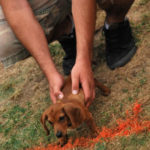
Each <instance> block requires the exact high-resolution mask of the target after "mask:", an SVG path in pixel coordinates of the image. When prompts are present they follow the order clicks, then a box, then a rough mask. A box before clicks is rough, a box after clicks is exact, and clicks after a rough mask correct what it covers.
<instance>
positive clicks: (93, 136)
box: [91, 128, 99, 138]
mask: <svg viewBox="0 0 150 150" xmlns="http://www.w3.org/2000/svg"><path fill="white" fill-rule="evenodd" d="M98 135H99V129H98V128H96V129H95V130H94V131H93V132H92V135H91V137H92V138H96V137H97V136H98Z"/></svg>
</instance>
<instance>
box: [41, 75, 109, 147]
mask: <svg viewBox="0 0 150 150" xmlns="http://www.w3.org/2000/svg"><path fill="white" fill-rule="evenodd" d="M95 85H96V86H97V87H98V88H100V89H101V91H102V93H103V95H105V96H107V95H109V93H110V90H109V88H107V87H105V86H104V85H103V84H101V83H99V82H98V81H97V80H95ZM71 89H72V86H71V78H70V77H68V78H67V79H66V81H65V84H64V87H63V89H62V92H63V93H64V98H63V99H62V100H58V101H57V103H56V104H52V105H51V106H50V107H49V108H48V109H46V110H45V112H44V113H43V114H42V116H41V122H42V124H43V127H44V129H45V130H46V133H47V135H49V130H48V128H47V126H46V120H47V121H48V122H49V123H50V124H51V125H52V126H53V127H54V132H55V135H56V137H57V138H58V139H59V144H60V145H61V146H63V145H64V144H66V143H67V129H68V128H71V129H74V128H77V127H78V126H79V125H80V124H81V123H83V122H86V124H87V125H88V127H89V128H90V129H91V131H92V133H94V134H97V128H96V124H95V122H94V120H93V118H92V114H91V113H90V112H89V111H88V108H87V107H85V101H84V93H83V90H82V88H80V91H79V93H78V94H77V95H73V94H72V90H71Z"/></svg>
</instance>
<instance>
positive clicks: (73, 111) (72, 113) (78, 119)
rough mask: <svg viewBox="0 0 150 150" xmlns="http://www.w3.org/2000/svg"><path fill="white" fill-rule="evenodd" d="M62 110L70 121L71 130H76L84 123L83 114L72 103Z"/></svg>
mask: <svg viewBox="0 0 150 150" xmlns="http://www.w3.org/2000/svg"><path fill="white" fill-rule="evenodd" d="M63 109H64V111H65V113H66V115H67V116H68V118H69V119H70V121H71V124H72V127H73V128H76V127H77V126H78V125H80V124H81V123H82V122H83V121H84V112H83V111H82V110H81V108H80V107H79V106H76V105H75V104H72V103H67V104H65V105H64V107H63Z"/></svg>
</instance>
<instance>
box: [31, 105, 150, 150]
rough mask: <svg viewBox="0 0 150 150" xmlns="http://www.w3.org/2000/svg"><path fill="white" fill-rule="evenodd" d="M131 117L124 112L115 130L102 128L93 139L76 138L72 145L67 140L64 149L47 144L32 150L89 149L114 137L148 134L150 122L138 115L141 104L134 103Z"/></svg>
mask: <svg viewBox="0 0 150 150" xmlns="http://www.w3.org/2000/svg"><path fill="white" fill-rule="evenodd" d="M132 111H133V115H130V116H129V113H128V111H126V119H125V120H122V119H119V120H117V125H116V126H115V128H112V129H109V128H107V127H103V128H102V131H100V133H99V135H98V136H97V137H96V138H94V139H91V138H84V137H81V138H77V139H76V140H75V142H74V143H73V144H72V141H71V140H69V141H68V143H67V144H66V145H65V146H64V147H62V148H61V147H60V146H57V145H53V144H49V145H48V146H47V147H45V148H42V147H36V148H33V149H32V150H67V149H73V148H75V147H77V146H79V147H90V148H91V149H92V148H93V146H94V145H95V144H96V143H98V142H102V141H103V140H107V139H113V138H114V137H116V136H128V135H131V134H134V133H137V134H138V133H140V132H142V131H145V130H147V131H148V132H150V121H142V120H140V119H139V113H140V112H141V104H138V103H135V104H134V107H133V109H132Z"/></svg>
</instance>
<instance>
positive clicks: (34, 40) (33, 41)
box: [0, 0, 63, 102]
mask: <svg viewBox="0 0 150 150" xmlns="http://www.w3.org/2000/svg"><path fill="white" fill-rule="evenodd" d="M0 4H1V6H2V9H3V11H4V14H5V17H6V19H7V21H8V23H9V25H10V26H11V28H12V29H13V31H14V33H15V34H16V36H17V38H18V39H19V40H20V41H21V43H22V44H23V45H24V46H25V47H26V48H27V50H28V51H29V52H30V53H31V54H32V56H33V57H34V58H35V59H36V61H37V62H38V64H39V65H40V67H41V69H42V70H43V72H44V73H45V75H46V77H47V79H48V82H49V85H50V95H51V98H52V100H53V102H56V96H58V95H59V94H62V93H61V91H60V89H61V87H62V85H63V78H62V76H61V75H60V74H59V73H58V71H57V70H56V68H55V65H54V63H53V61H52V58H51V56H50V52H49V48H48V43H47V40H46V37H45V35H44V31H43V29H42V28H41V26H40V24H39V23H38V21H37V20H36V18H35V16H34V14H33V12H32V9H31V7H30V5H29V3H28V1H27V0H0Z"/></svg>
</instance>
